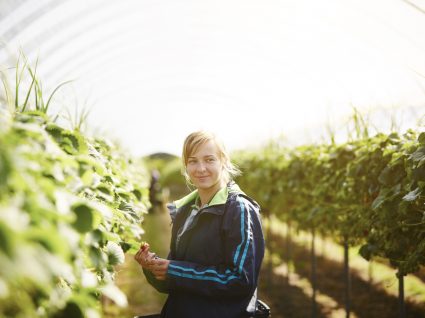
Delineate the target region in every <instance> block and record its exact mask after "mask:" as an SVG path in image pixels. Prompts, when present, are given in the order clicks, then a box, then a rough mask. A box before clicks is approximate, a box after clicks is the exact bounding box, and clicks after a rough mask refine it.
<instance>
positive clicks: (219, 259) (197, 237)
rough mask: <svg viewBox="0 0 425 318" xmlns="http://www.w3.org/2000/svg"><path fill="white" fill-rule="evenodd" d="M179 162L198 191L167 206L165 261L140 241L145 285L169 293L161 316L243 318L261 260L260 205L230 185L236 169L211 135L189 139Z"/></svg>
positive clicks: (251, 302) (250, 307)
mask: <svg viewBox="0 0 425 318" xmlns="http://www.w3.org/2000/svg"><path fill="white" fill-rule="evenodd" d="M182 159H183V164H184V169H185V171H184V174H185V177H186V179H187V181H188V182H190V184H191V185H193V186H194V187H195V188H196V189H195V190H194V191H193V192H192V193H190V194H189V195H187V196H186V197H184V198H182V199H180V200H178V201H175V202H173V204H170V205H169V210H170V215H171V219H172V223H173V227H172V236H171V245H170V253H169V255H168V258H167V259H162V258H158V257H157V256H156V255H155V254H154V253H152V252H151V251H149V245H148V244H145V245H143V246H141V248H140V250H139V251H138V253H137V254H136V256H135V259H136V261H137V262H138V263H139V264H140V265H141V266H142V267H143V271H144V273H145V275H146V278H147V280H148V282H149V283H150V284H151V285H153V286H154V287H155V288H156V289H157V290H158V291H160V292H164V293H168V295H169V296H168V298H167V301H166V303H165V305H164V307H163V309H162V311H161V317H167V318H168V317H173V318H174V317H175V318H192V317H193V318H199V317H201V318H209V317H211V318H213V317H214V318H226V317H229V318H239V317H249V316H250V313H251V314H252V312H253V311H254V309H255V303H256V289H257V281H258V274H259V271H260V266H261V262H262V260H263V256H264V238H263V233H262V227H261V220H260V215H259V211H260V207H259V206H258V204H257V203H256V202H255V201H254V200H252V199H251V198H249V197H248V196H247V195H245V194H244V193H243V192H242V191H241V189H240V188H239V187H238V185H237V184H236V183H235V182H234V181H232V178H233V177H234V176H235V175H236V174H237V173H238V172H239V171H238V170H237V169H236V168H235V167H234V166H233V165H232V163H231V162H230V159H229V156H228V154H227V153H226V151H225V149H224V146H223V144H222V143H221V142H220V141H219V140H218V139H217V138H216V137H215V136H214V135H213V134H211V133H207V132H202V131H201V132H195V133H192V134H190V135H189V136H188V137H187V138H186V140H185V142H184V146H183V158H182Z"/></svg>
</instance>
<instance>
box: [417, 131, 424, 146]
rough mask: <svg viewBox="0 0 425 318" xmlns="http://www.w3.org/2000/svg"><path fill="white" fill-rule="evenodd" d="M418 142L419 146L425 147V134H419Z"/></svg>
mask: <svg viewBox="0 0 425 318" xmlns="http://www.w3.org/2000/svg"><path fill="white" fill-rule="evenodd" d="M418 141H419V143H420V144H421V145H425V132H421V133H420V134H419V136H418Z"/></svg>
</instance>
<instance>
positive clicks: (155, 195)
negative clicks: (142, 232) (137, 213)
mask: <svg viewBox="0 0 425 318" xmlns="http://www.w3.org/2000/svg"><path fill="white" fill-rule="evenodd" d="M159 177H160V174H159V171H158V170H156V169H153V170H152V171H151V183H150V186H149V201H150V202H151V204H152V206H151V207H150V208H149V213H153V212H155V210H156V208H157V207H159V206H161V205H162V199H161V185H160V184H159Z"/></svg>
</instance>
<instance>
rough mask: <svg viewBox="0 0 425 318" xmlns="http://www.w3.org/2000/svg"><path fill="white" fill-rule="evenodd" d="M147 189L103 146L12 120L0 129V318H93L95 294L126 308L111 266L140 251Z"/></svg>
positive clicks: (32, 116) (43, 121)
mask: <svg viewBox="0 0 425 318" xmlns="http://www.w3.org/2000/svg"><path fill="white" fill-rule="evenodd" d="M0 108H1V109H2V110H3V109H4V105H0ZM5 113H6V112H5ZM0 114H2V113H0ZM2 120H5V119H4V118H2ZM148 182H149V176H148V173H147V172H146V169H145V167H144V165H143V163H142V162H139V161H137V160H132V159H129V158H128V156H126V155H124V154H123V153H122V152H121V151H120V150H119V149H118V148H117V147H115V146H114V145H112V144H110V143H109V142H107V141H105V140H101V139H91V138H88V137H86V136H84V135H82V134H81V133H80V132H77V131H70V130H66V129H64V128H63V127H60V126H58V125H56V124H54V123H53V122H52V121H51V120H50V119H49V117H48V116H47V115H46V114H45V113H43V112H40V111H28V112H16V113H13V114H12V116H10V118H9V119H7V126H2V127H1V129H0V264H1V266H0V317H99V316H100V315H99V309H100V305H99V297H100V296H101V295H102V294H103V295H105V296H107V297H110V298H112V299H113V300H114V301H117V302H119V304H121V305H125V303H126V300H125V297H124V298H123V294H122V293H120V291H119V289H118V288H117V287H116V286H115V285H114V283H113V278H114V265H116V264H120V263H122V262H123V260H124V251H123V249H122V246H124V247H125V249H126V250H127V251H128V250H130V251H134V249H135V248H136V247H138V246H139V244H140V243H139V242H140V238H141V235H142V233H143V230H142V228H141V227H140V224H141V221H142V219H143V214H144V213H145V212H146V211H147V206H148V204H149V203H148V190H147V187H148Z"/></svg>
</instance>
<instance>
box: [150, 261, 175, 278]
mask: <svg viewBox="0 0 425 318" xmlns="http://www.w3.org/2000/svg"><path fill="white" fill-rule="evenodd" d="M169 264H170V261H169V260H168V259H163V258H158V257H154V258H152V259H151V260H150V262H149V270H150V271H151V272H152V274H154V276H155V278H156V279H158V280H165V278H166V277H167V270H168V265H169Z"/></svg>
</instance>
